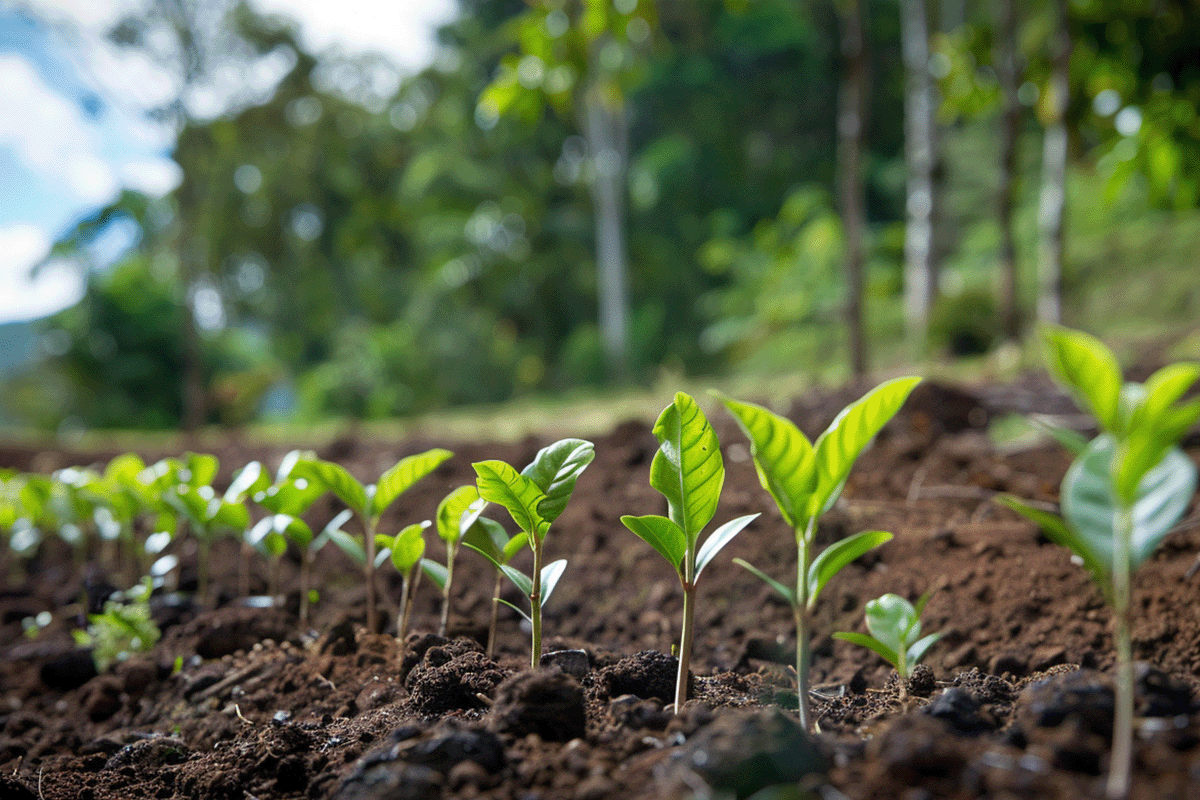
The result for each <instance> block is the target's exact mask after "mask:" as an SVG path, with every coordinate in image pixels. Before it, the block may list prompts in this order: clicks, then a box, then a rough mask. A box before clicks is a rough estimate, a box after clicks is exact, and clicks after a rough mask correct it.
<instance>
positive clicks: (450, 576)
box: [438, 542, 455, 636]
mask: <svg viewBox="0 0 1200 800" xmlns="http://www.w3.org/2000/svg"><path fill="white" fill-rule="evenodd" d="M454 551H455V547H454V545H453V544H451V543H449V542H447V543H446V585H445V586H443V587H442V619H441V622H439V623H438V636H445V635H446V626H447V625H448V624H449V622H450V584H451V583H452V582H453V581H454Z"/></svg>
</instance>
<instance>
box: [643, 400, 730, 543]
mask: <svg viewBox="0 0 1200 800" xmlns="http://www.w3.org/2000/svg"><path fill="white" fill-rule="evenodd" d="M654 435H655V436H656V437H657V438H658V441H659V448H658V452H657V453H655V455H654V461H653V462H651V464H650V485H651V486H653V487H654V488H655V489H657V490H658V491H659V492H661V493H662V494H663V495H664V496H665V497H666V498H667V516H668V517H670V518H671V521H672V522H674V523H675V524H676V525H678V526H679V528H680V530H682V531H683V533H684V535H685V536H686V537H687V541H688V543H689V546H691V547H693V548H694V547H695V544H696V538H697V537H698V536H699V535H700V531H701V530H703V529H704V526H705V525H707V524H708V523H709V522H710V521H711V520H712V518H713V515H715V514H716V513H717V502H718V501H719V500H720V499H721V485H722V484H723V483H724V482H725V465H724V463H723V462H722V460H721V443H720V442H718V441H717V434H716V432H715V431H714V430H713V429H712V426H711V425H709V424H708V420H707V419H705V417H704V412H702V411H701V410H700V406H699V405H697V404H696V401H695V400H693V399H692V398H691V397H689V396H688V395H686V394H684V393H683V392H679V393H677V394H676V395H675V401H674V402H673V403H671V405H669V406H667V407H666V408H665V409H664V410H663V412H662V414H661V415H659V418H658V421H657V422H656V423H655V424H654Z"/></svg>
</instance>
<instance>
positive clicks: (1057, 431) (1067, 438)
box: [1029, 416, 1089, 456]
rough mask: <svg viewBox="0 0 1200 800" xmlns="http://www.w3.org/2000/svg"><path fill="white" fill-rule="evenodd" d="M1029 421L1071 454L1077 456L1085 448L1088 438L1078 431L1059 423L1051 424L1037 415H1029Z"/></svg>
mask: <svg viewBox="0 0 1200 800" xmlns="http://www.w3.org/2000/svg"><path fill="white" fill-rule="evenodd" d="M1029 423H1030V424H1031V425H1033V426H1034V427H1035V428H1037V429H1038V430H1040V431H1041V432H1042V433H1044V434H1046V435H1047V436H1049V437H1050V438H1051V439H1053V440H1054V441H1056V442H1058V443H1059V445H1061V446H1062V447H1063V449H1065V450H1066V451H1067V452H1068V453H1070V454H1071V455H1072V456H1077V455H1079V454H1080V453H1082V452H1083V451H1084V450H1086V449H1087V446H1088V441H1089V440H1088V438H1087V437H1086V436H1084V435H1083V434H1082V433H1080V432H1079V431H1076V430H1072V429H1070V428H1064V427H1062V426H1061V425H1051V424H1050V423H1049V422H1047V421H1046V420H1044V419H1041V418H1039V417H1037V416H1032V417H1030V418H1029Z"/></svg>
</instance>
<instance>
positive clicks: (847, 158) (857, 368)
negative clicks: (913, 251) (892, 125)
mask: <svg viewBox="0 0 1200 800" xmlns="http://www.w3.org/2000/svg"><path fill="white" fill-rule="evenodd" d="M838 15H839V17H840V19H841V26H842V44H841V51H842V67H841V70H842V80H841V88H840V90H839V92H838V119H837V160H838V187H839V188H838V195H839V202H838V204H839V206H840V207H841V212H842V225H843V226H844V227H845V230H846V290H847V291H846V293H847V297H846V328H847V329H848V331H849V339H850V369H851V372H852V373H853V375H854V376H855V377H859V376H862V375H865V374H866V372H867V344H866V336H865V333H864V331H863V262H864V260H865V259H864V257H863V230H864V228H865V227H866V221H865V219H864V217H865V214H864V211H863V186H862V150H863V137H864V130H865V129H866V108H867V104H866V94H867V80H868V76H867V57H866V48H865V47H864V44H863V29H864V28H865V27H866V26H865V25H864V24H863V4H862V0H843V2H841V3H839V5H838Z"/></svg>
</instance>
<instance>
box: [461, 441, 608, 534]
mask: <svg viewBox="0 0 1200 800" xmlns="http://www.w3.org/2000/svg"><path fill="white" fill-rule="evenodd" d="M595 457H596V450H595V447H594V445H592V443H591V442H587V441H584V440H583V439H562V440H560V441H557V442H555V443H554V444H551V445H548V446H547V447H544V448H542V449H541V450H539V451H538V454H537V456H536V457H535V458H534V460H533V462H532V463H530V464H529V466H527V467H526V468H525V469H524V470H522V471H521V472H517V471H516V470H515V469H513V468H512V467H511V466H509V465H508V464H506V463H505V462H503V461H480V462H478V463H476V464H473V465H472V466H474V468H475V474H476V476H477V480H476V487H477V489H478V491H479V496H480V497H481V498H483V499H484V500H486V501H487V502H489V503H497V504H499V505H501V506H503V507H504V508H505V509H507V510H508V513H509V514H510V515H512V518H513V521H514V522H516V523H517V526H518V527H519V528H520V529H521V530H522V531H524V532H525V533H526V534H527V535H528V536H529V537H530V540H531V543H532V544H535V545H536V546H539V547H540V546H541V543H542V540H543V539H544V538H545V537H546V533H547V532H548V531H549V530H550V524H551V523H553V522H554V520H556V519H557V518H558V516H559V515H560V514H561V513H562V512H563V509H565V508H566V506H567V501H568V500H570V498H571V493H572V492H574V491H575V483H576V481H577V480H578V478H579V474H580V473H581V472H583V470H584V469H585V468H586V467H587V465H588V464H590V463H591V462H592V459H593V458H595Z"/></svg>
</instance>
